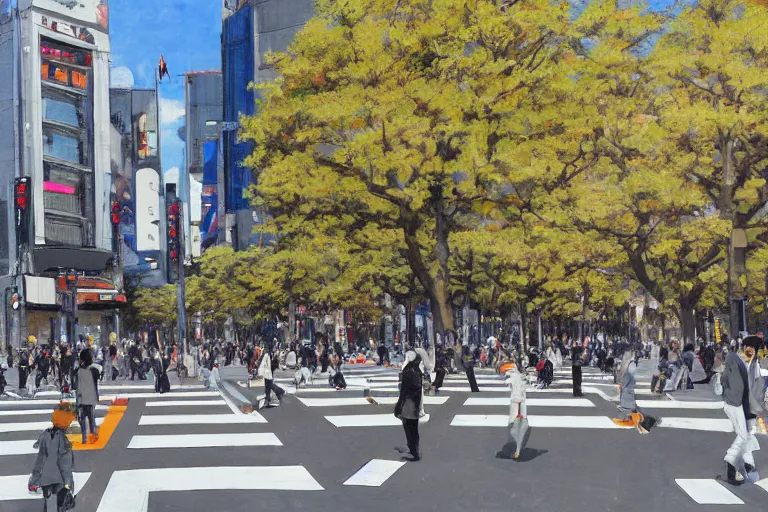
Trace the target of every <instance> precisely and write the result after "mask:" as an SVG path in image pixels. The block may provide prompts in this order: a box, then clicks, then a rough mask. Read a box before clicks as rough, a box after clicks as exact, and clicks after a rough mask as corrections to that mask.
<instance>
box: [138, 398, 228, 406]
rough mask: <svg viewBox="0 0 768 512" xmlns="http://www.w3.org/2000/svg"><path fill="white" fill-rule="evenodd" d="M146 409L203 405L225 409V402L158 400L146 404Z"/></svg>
mask: <svg viewBox="0 0 768 512" xmlns="http://www.w3.org/2000/svg"><path fill="white" fill-rule="evenodd" d="M146 405H147V407H187V406H190V407H197V406H203V405H223V406H225V407H226V405H227V402H225V401H224V400H160V401H157V402H147V404H146Z"/></svg>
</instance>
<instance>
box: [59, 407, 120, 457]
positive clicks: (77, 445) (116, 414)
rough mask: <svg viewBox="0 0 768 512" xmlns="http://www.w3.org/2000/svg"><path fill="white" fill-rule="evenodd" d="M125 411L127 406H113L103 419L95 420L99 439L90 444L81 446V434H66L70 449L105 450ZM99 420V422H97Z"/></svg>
mask: <svg viewBox="0 0 768 512" xmlns="http://www.w3.org/2000/svg"><path fill="white" fill-rule="evenodd" d="M126 409H128V406H127V405H113V406H111V407H110V408H109V410H108V411H107V415H106V416H104V418H96V423H97V424H98V425H101V426H100V427H99V438H98V439H97V440H96V441H94V442H92V443H88V444H83V441H82V439H83V437H82V435H81V434H67V438H68V439H69V440H70V441H71V442H72V449H73V450H75V451H94V450H103V449H104V448H106V446H107V443H109V440H110V439H111V438H112V434H113V433H114V432H115V429H117V426H118V425H119V424H120V420H122V419H123V415H124V414H125V411H126ZM100 419H101V421H99V420H100Z"/></svg>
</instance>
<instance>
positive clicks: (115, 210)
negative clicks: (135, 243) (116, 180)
mask: <svg viewBox="0 0 768 512" xmlns="http://www.w3.org/2000/svg"><path fill="white" fill-rule="evenodd" d="M111 218H112V225H113V226H117V225H118V224H120V203H118V202H117V201H115V202H113V203H112V215H111Z"/></svg>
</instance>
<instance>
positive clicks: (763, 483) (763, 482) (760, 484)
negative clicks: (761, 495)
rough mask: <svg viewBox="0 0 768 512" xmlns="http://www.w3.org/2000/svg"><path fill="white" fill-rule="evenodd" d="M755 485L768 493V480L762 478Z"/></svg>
mask: <svg viewBox="0 0 768 512" xmlns="http://www.w3.org/2000/svg"><path fill="white" fill-rule="evenodd" d="M755 485H756V486H758V487H762V488H763V489H765V490H766V491H768V478H763V479H762V480H758V481H757V482H755Z"/></svg>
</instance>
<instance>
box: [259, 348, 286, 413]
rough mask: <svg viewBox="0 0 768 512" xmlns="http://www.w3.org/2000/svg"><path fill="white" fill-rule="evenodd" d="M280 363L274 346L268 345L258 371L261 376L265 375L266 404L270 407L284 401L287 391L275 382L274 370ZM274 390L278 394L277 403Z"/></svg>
mask: <svg viewBox="0 0 768 512" xmlns="http://www.w3.org/2000/svg"><path fill="white" fill-rule="evenodd" d="M279 365H280V362H279V360H278V358H277V356H276V354H274V351H273V347H272V346H271V345H268V346H267V348H266V349H265V350H264V355H263V356H262V357H261V363H260V364H259V369H258V370H257V373H256V374H257V375H258V376H259V377H264V394H265V396H266V405H267V406H268V407H271V406H273V405H274V406H277V405H280V402H282V401H283V395H284V394H285V391H283V389H282V388H280V386H278V385H277V384H275V382H274V373H273V372H274V371H275V370H277V368H278V366H279ZM272 391H274V392H275V395H276V396H277V403H273V402H272Z"/></svg>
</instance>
